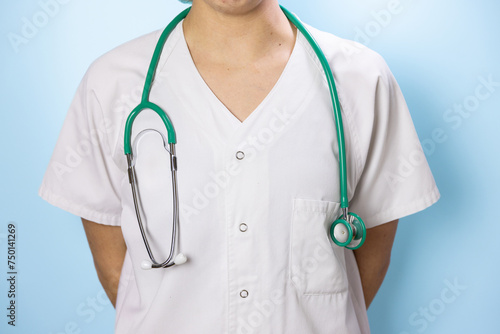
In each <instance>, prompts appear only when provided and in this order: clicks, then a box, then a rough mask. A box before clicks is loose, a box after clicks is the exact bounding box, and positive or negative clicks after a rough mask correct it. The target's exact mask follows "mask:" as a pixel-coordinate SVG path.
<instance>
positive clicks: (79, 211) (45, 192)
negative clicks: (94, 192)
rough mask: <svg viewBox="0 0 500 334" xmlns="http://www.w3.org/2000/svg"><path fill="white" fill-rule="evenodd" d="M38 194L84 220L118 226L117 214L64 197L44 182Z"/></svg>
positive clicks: (118, 218) (118, 217)
mask: <svg viewBox="0 0 500 334" xmlns="http://www.w3.org/2000/svg"><path fill="white" fill-rule="evenodd" d="M38 195H39V196H40V197H41V198H42V199H44V200H45V201H47V202H48V203H50V204H52V205H54V206H56V207H58V208H60V209H63V210H64V211H67V212H69V213H72V214H74V215H76V216H79V217H82V218H84V219H86V220H89V221H92V222H95V223H99V224H104V225H111V226H120V216H119V215H112V214H108V213H103V212H98V211H95V210H92V209H89V208H87V207H85V206H83V205H81V204H77V203H74V202H72V201H69V200H67V199H66V198H64V197H61V196H59V195H58V194H56V193H54V192H52V191H50V190H49V189H48V188H47V187H46V186H45V185H44V184H42V185H41V187H40V189H39V190H38Z"/></svg>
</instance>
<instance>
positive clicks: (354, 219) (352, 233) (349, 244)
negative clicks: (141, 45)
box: [124, 6, 366, 269]
mask: <svg viewBox="0 0 500 334" xmlns="http://www.w3.org/2000/svg"><path fill="white" fill-rule="evenodd" d="M190 9H191V7H189V8H187V9H185V10H184V11H182V12H181V13H180V14H179V15H177V16H176V17H175V18H174V19H173V20H172V22H170V23H169V24H168V25H167V27H166V28H165V30H164V31H163V33H162V34H161V36H160V39H159V40H158V43H157V45H156V48H155V50H154V53H153V58H152V59H151V63H150V64H149V69H148V73H147V75H146V82H145V84H144V90H143V92H142V99H141V102H140V103H139V105H138V106H137V107H135V108H134V110H132V112H131V113H130V115H129V116H128V118H127V122H126V124H125V134H124V148H125V155H126V156H127V162H128V175H129V181H130V184H131V187H132V195H133V198H134V206H135V212H136V215H137V222H138V224H139V229H140V231H141V234H142V239H143V241H144V245H145V246H146V251H147V253H148V255H149V258H150V260H144V261H143V262H142V263H141V267H142V268H143V269H150V268H167V267H171V266H173V265H179V264H182V263H185V262H186V260H187V258H186V256H185V255H184V254H183V253H178V254H177V255H175V256H174V254H175V245H176V237H177V225H178V224H179V197H178V194H177V157H176V155H175V144H176V137H175V130H174V127H173V125H172V122H171V121H170V119H169V117H168V115H167V114H166V113H165V112H164V111H163V110H162V109H161V108H160V107H159V106H158V105H156V104H154V103H152V102H151V101H149V95H150V92H151V85H152V83H153V79H154V76H155V72H156V68H157V66H158V62H159V59H160V55H161V52H162V49H163V46H164V45H165V42H166V40H167V38H168V36H169V35H170V33H171V32H172V31H173V30H174V28H175V27H176V26H177V24H178V23H179V22H181V21H182V20H183V19H184V18H185V17H186V15H187V14H188V13H189V11H190ZM281 9H282V10H283V13H284V14H285V15H286V17H287V18H288V19H289V20H290V22H292V23H293V24H294V25H295V26H296V27H297V29H298V30H299V31H300V32H301V33H302V34H303V35H304V37H305V38H306V39H307V41H308V42H309V44H310V45H311V47H312V48H313V50H314V52H315V53H316V55H317V57H318V58H319V61H320V62H321V65H322V67H323V70H324V72H325V75H326V79H327V81H328V87H329V90H330V96H331V99H332V105H333V113H334V116H335V126H336V131H337V139H338V147H339V171H340V173H339V174H340V207H341V210H342V214H341V215H340V216H339V217H338V218H337V219H336V220H335V221H334V222H333V223H332V225H331V227H330V237H331V238H332V240H333V242H334V243H335V244H336V245H338V246H340V247H346V248H348V249H357V248H359V247H361V245H363V243H364V241H365V238H366V228H365V224H364V223H363V221H362V220H361V218H360V217H359V216H358V215H357V214H355V213H352V212H349V210H348V206H349V202H348V199H347V175H346V173H347V172H346V158H345V144H344V130H343V125H342V116H341V114H340V103H339V99H338V96H337V89H336V88H335V81H334V79H333V75H332V71H331V69H330V65H329V64H328V61H327V60H326V57H325V55H324V54H323V51H322V50H321V48H320V47H319V45H318V43H317V42H316V40H315V39H314V37H312V35H311V34H310V33H309V32H308V31H307V29H306V27H305V26H304V25H303V24H302V22H300V20H299V19H298V18H297V17H296V16H295V15H294V14H292V13H291V12H289V11H288V10H287V9H286V8H284V7H283V6H281ZM145 109H150V110H153V111H155V112H156V113H157V114H158V116H160V118H161V119H162V121H163V123H164V125H165V128H166V130H167V136H168V137H167V138H165V136H164V135H163V134H161V133H159V132H158V131H156V130H152V129H151V130H144V131H142V132H141V133H139V134H138V135H137V137H136V140H137V138H139V137H141V136H142V134H144V133H145V132H146V131H154V132H156V133H158V134H160V135H161V137H162V139H163V145H164V147H165V149H166V150H167V152H168V153H169V155H170V170H171V178H172V193H173V222H172V239H171V242H170V254H169V256H168V258H167V259H166V260H165V261H163V262H158V261H156V259H155V257H154V255H153V252H152V250H151V246H150V245H149V242H148V238H147V236H146V231H145V229H144V225H143V223H142V218H141V213H140V206H139V201H138V197H139V195H138V190H137V177H136V173H135V162H136V160H135V157H134V154H133V151H132V143H131V138H132V125H133V123H134V120H135V118H136V117H137V115H139V113H140V112H141V111H143V110H145ZM134 146H135V145H134Z"/></svg>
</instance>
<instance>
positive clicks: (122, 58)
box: [39, 0, 440, 334]
mask: <svg viewBox="0 0 500 334" xmlns="http://www.w3.org/2000/svg"><path fill="white" fill-rule="evenodd" d="M308 28H309V30H310V32H311V33H312V34H313V36H314V37H315V38H316V39H317V41H318V43H319V45H320V46H321V48H322V49H323V51H324V53H325V55H326V58H327V59H328V61H329V64H330V66H331V69H332V71H333V74H334V77H335V82H336V85H337V90H338V95H339V99H340V104H341V110H342V117H343V122H344V131H345V136H346V139H345V140H346V154H347V169H348V174H347V175H348V197H349V203H350V206H349V211H352V212H356V213H357V214H358V215H360V216H361V217H362V218H363V220H364V221H365V223H366V226H367V236H366V242H365V244H364V245H363V246H362V247H361V248H359V249H357V250H355V251H352V250H349V249H346V248H343V247H338V246H337V245H335V244H334V243H333V242H332V240H331V239H330V237H329V234H328V231H329V228H330V225H331V223H332V222H333V221H334V220H335V219H336V218H338V217H339V215H340V204H339V202H340V199H339V180H338V179H339V176H338V175H339V167H338V145H337V137H336V133H335V126H334V122H333V116H332V104H331V101H330V96H329V93H328V87H327V84H326V80H325V76H324V72H323V70H322V68H321V66H320V64H319V61H318V59H317V58H316V56H315V55H314V53H313V52H312V49H311V46H310V45H309V43H308V42H307V41H306V40H305V38H304V36H303V35H302V34H301V33H300V31H298V30H297V29H296V28H295V26H294V25H293V24H291V23H290V22H289V21H288V20H287V18H286V16H285V15H284V14H283V12H282V11H281V9H280V7H279V4H278V2H277V0H194V1H193V3H192V9H191V11H190V12H189V14H188V15H187V17H186V18H185V19H184V20H183V21H182V22H181V23H180V24H178V25H177V26H176V28H175V29H174V31H173V32H172V34H171V35H170V36H169V38H168V40H167V42H166V44H165V46H164V49H163V52H162V55H161V58H160V61H159V65H158V68H157V70H156V75H155V81H154V83H153V88H152V91H151V96H150V100H151V101H154V103H156V104H158V105H159V106H161V107H162V108H163V109H164V110H165V111H166V113H167V114H168V116H169V117H170V119H171V120H172V122H173V124H174V126H175V129H176V134H177V159H178V160H177V164H178V185H179V188H178V191H179V198H180V200H179V202H180V223H179V236H178V247H179V249H181V250H182V252H183V253H185V254H186V255H187V258H188V260H187V262H186V263H185V264H183V265H180V266H173V267H169V268H166V269H163V268H160V269H151V270H143V269H142V268H141V262H142V261H143V260H144V259H147V258H148V255H147V252H146V249H145V245H144V243H143V240H142V237H141V233H140V230H139V227H138V224H137V219H136V213H135V210H134V205H133V200H132V192H131V190H130V184H129V179H128V175H127V163H126V158H125V155H124V153H123V152H124V145H123V138H124V124H125V121H126V119H127V116H128V114H129V113H130V111H131V110H132V109H133V108H134V107H135V106H136V105H137V104H138V103H139V101H140V100H139V99H140V95H141V92H142V86H143V84H144V80H145V76H146V72H147V69H148V66H149V62H150V60H151V56H152V54H153V50H154V47H155V45H156V43H157V41H158V38H159V36H160V34H161V31H155V32H153V33H150V34H147V35H145V36H142V37H139V38H137V39H134V40H132V41H130V42H128V43H125V44H123V45H121V46H119V47H117V48H115V49H113V50H112V51H110V52H108V53H106V54H105V55H103V56H101V57H100V58H98V59H97V60H96V61H95V62H93V64H92V65H91V66H90V68H89V69H88V71H87V73H86V74H85V76H84V78H83V80H82V82H81V84H80V86H79V88H78V90H77V92H76V95H75V98H74V100H73V102H72V104H71V107H70V109H69V111H68V114H67V116H66V119H65V122H64V125H63V128H62V130H61V133H60V137H59V139H58V141H57V144H56V148H55V150H54V153H53V156H52V158H51V161H50V163H49V167H48V169H47V171H46V174H45V176H44V179H43V182H42V185H41V187H40V190H39V194H40V196H41V197H42V198H44V199H45V200H47V201H48V202H50V203H51V204H53V205H56V206H58V207H60V208H62V209H64V210H67V211H69V212H71V213H73V214H75V215H78V216H80V217H81V218H82V221H83V226H84V229H85V232H86V236H87V238H88V242H89V246H90V249H91V251H92V255H93V259H94V263H95V267H96V271H97V275H98V278H99V280H100V282H101V283H102V285H103V287H104V289H105V291H106V292H107V294H108V297H109V299H110V300H111V302H112V303H113V305H115V306H116V323H115V330H116V333H217V334H220V333H273V334H277V333H314V334H316V333H318V334H320V333H369V331H370V329H369V324H368V319H367V313H366V309H367V308H368V306H369V305H370V303H371V302H372V300H373V298H374V296H375V294H376V293H377V290H378V289H379V287H380V285H381V283H382V281H383V279H384V276H385V274H386V272H387V269H388V266H389V262H390V256H391V248H392V245H393V241H394V237H395V233H396V228H397V224H398V220H399V219H400V218H402V217H404V216H407V215H410V214H413V213H415V212H418V211H421V210H423V209H425V208H427V207H428V206H430V205H431V204H433V203H434V202H436V201H437V200H438V198H439V196H440V195H439V191H438V189H437V187H436V184H435V181H434V179H433V176H432V173H431V171H430V169H429V166H428V163H427V161H426V159H425V156H424V154H423V151H422V148H421V146H420V142H419V140H418V136H417V134H416V131H415V128H414V125H413V123H412V119H411V116H410V113H409V110H408V108H407V105H406V102H405V100H404V97H403V95H402V92H401V90H400V88H399V86H398V84H397V82H396V80H395V78H394V76H393V75H392V73H391V71H390V70H389V68H388V66H387V64H386V62H385V61H384V60H383V58H382V57H381V56H380V55H379V54H378V53H376V52H375V51H373V50H371V49H369V48H367V47H364V46H362V45H361V44H358V43H356V42H353V41H350V40H346V39H343V38H340V37H337V36H335V35H333V34H330V33H326V32H322V31H319V30H317V29H315V28H313V27H310V26H308ZM149 128H151V129H156V130H158V131H161V132H165V128H164V126H163V123H162V122H161V120H160V119H159V118H158V116H157V115H156V114H155V113H154V112H152V111H150V110H146V111H144V112H142V113H141V114H140V115H139V116H138V117H137V119H136V122H135V124H134V129H133V140H135V139H137V138H138V133H139V132H140V131H141V130H143V129H149ZM134 138H135V139H134ZM159 138H160V139H159ZM135 143H136V144H134V145H137V148H136V150H137V153H136V154H137V161H136V171H137V178H138V182H139V188H140V199H141V211H142V212H143V215H144V219H145V225H146V230H147V234H148V237H149V240H150V244H151V248H152V249H153V251H154V252H155V256H156V257H158V258H162V260H163V259H164V258H166V257H167V256H168V254H169V247H170V238H171V234H170V233H171V221H172V218H171V217H172V205H171V203H172V195H171V183H170V182H171V180H170V174H169V173H170V172H169V157H168V154H167V153H166V152H165V150H164V148H163V145H162V143H161V137H159V136H155V135H147V136H146V135H145V136H143V137H142V138H141V139H140V140H139V141H135Z"/></svg>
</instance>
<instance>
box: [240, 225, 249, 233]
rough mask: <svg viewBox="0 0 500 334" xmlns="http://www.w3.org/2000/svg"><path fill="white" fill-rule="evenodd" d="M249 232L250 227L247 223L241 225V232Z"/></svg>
mask: <svg viewBox="0 0 500 334" xmlns="http://www.w3.org/2000/svg"><path fill="white" fill-rule="evenodd" d="M247 230H248V225H247V224H245V223H241V224H240V231H241V232H246V231H247Z"/></svg>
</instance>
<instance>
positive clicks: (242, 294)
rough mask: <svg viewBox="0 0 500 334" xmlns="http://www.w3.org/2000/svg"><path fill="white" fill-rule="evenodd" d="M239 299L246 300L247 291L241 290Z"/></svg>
mask: <svg viewBox="0 0 500 334" xmlns="http://www.w3.org/2000/svg"><path fill="white" fill-rule="evenodd" d="M240 297H241V298H247V297H248V291H247V290H241V292H240Z"/></svg>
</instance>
